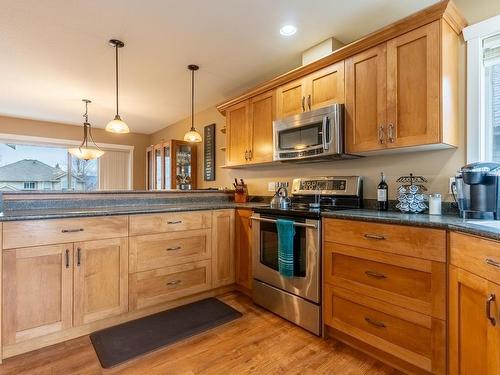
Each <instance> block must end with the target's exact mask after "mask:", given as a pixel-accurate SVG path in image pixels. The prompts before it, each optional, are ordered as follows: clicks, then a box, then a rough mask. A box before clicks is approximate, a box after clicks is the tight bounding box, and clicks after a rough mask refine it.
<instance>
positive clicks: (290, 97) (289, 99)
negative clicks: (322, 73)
mask: <svg viewBox="0 0 500 375" xmlns="http://www.w3.org/2000/svg"><path fill="white" fill-rule="evenodd" d="M306 92H307V79H305V78H301V79H298V80H296V81H292V82H289V83H287V84H285V85H283V86H280V87H278V88H277V89H276V100H277V110H278V113H277V116H276V117H277V118H278V119H281V118H283V117H287V116H292V115H296V114H297V113H301V112H304V111H305V110H306Z"/></svg>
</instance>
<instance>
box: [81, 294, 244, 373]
mask: <svg viewBox="0 0 500 375" xmlns="http://www.w3.org/2000/svg"><path fill="white" fill-rule="evenodd" d="M241 316H242V314H241V313H240V312H239V311H237V310H235V309H233V308H232V307H230V306H228V305H226V304H225V303H223V302H221V301H219V300H218V299H216V298H208V299H204V300H202V301H198V302H194V303H190V304H188V305H184V306H179V307H176V308H174V309H171V310H167V311H163V312H161V313H158V314H154V315H149V316H146V317H144V318H140V319H137V320H133V321H131V322H127V323H123V324H120V325H118V326H114V327H110V328H106V329H103V330H101V331H97V332H94V333H92V334H91V335H90V340H91V341H92V344H93V345H94V348H95V351H96V353H97V356H98V357H99V361H100V362H101V365H102V367H104V368H109V367H113V366H116V365H118V364H120V363H122V362H125V361H128V360H130V359H132V358H135V357H137V356H140V355H142V354H145V353H149V352H151V351H153V350H156V349H158V348H160V347H162V346H166V345H169V344H173V343H175V342H177V341H180V340H182V339H184V338H187V337H189V336H193V335H196V334H198V333H201V332H204V331H206V330H209V329H211V328H214V327H217V326H219V325H221V324H224V323H227V322H229V321H231V320H234V319H237V318H239V317H241Z"/></svg>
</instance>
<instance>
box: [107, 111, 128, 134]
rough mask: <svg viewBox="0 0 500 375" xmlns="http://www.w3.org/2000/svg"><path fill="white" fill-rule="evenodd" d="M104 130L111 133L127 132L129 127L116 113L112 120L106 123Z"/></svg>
mask: <svg viewBox="0 0 500 375" xmlns="http://www.w3.org/2000/svg"><path fill="white" fill-rule="evenodd" d="M106 131H108V132H111V133H129V132H130V129H129V128H128V125H127V124H125V123H124V122H123V121H122V119H121V118H120V116H119V115H116V116H115V118H114V119H113V120H111V121H110V122H108V123H107V125H106Z"/></svg>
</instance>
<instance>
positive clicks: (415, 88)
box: [387, 21, 446, 147]
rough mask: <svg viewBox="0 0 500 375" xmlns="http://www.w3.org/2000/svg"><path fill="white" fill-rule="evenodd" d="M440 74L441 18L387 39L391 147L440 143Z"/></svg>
mask: <svg viewBox="0 0 500 375" xmlns="http://www.w3.org/2000/svg"><path fill="white" fill-rule="evenodd" d="M439 77H440V57H439V21H435V22H433V23H431V24H429V25H427V26H424V27H421V28H418V29H416V30H414V31H411V32H409V33H406V34H404V35H402V36H400V37H398V38H395V39H392V40H390V41H388V42H387V146H388V147H406V146H415V145H422V144H429V143H439V142H440V120H439V118H440V116H439V97H440V90H439V84H440V78H439ZM445 95H446V93H445Z"/></svg>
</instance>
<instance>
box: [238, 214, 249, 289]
mask: <svg viewBox="0 0 500 375" xmlns="http://www.w3.org/2000/svg"><path fill="white" fill-rule="evenodd" d="M251 216H252V210H244V209H239V210H236V215H235V236H236V240H235V246H236V262H235V263H236V284H238V285H239V286H241V287H243V288H244V289H242V290H245V291H246V292H249V291H250V290H251V289H252V280H253V276H252V247H251V246H252V222H251V220H250V217H251Z"/></svg>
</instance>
